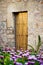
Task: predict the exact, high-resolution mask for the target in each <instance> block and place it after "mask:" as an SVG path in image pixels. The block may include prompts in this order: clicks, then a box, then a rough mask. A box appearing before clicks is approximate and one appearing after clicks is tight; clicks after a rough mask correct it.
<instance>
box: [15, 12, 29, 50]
mask: <svg viewBox="0 0 43 65" xmlns="http://www.w3.org/2000/svg"><path fill="white" fill-rule="evenodd" d="M27 20H28V19H27V12H21V13H18V14H16V35H15V36H16V37H15V38H16V49H20V48H23V50H26V49H27V43H28V21H27Z"/></svg>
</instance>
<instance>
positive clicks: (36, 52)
mask: <svg viewBox="0 0 43 65" xmlns="http://www.w3.org/2000/svg"><path fill="white" fill-rule="evenodd" d="M41 45H42V43H41V37H40V35H38V44H37V46H36V50H35V49H34V47H33V46H31V45H28V46H30V47H31V49H32V53H33V54H38V53H39V49H40V46H41Z"/></svg>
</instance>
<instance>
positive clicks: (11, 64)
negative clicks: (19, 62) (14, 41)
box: [4, 54, 14, 65]
mask: <svg viewBox="0 0 43 65" xmlns="http://www.w3.org/2000/svg"><path fill="white" fill-rule="evenodd" d="M6 55H7V56H5V58H4V65H14V62H13V60H12V59H10V56H9V54H6Z"/></svg>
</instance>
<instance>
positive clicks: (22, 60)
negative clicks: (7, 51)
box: [16, 58, 25, 65]
mask: <svg viewBox="0 0 43 65" xmlns="http://www.w3.org/2000/svg"><path fill="white" fill-rule="evenodd" d="M16 62H19V63H22V64H23V65H24V64H25V61H24V59H23V58H18V59H17V61H16Z"/></svg>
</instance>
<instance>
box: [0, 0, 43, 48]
mask: <svg viewBox="0 0 43 65" xmlns="http://www.w3.org/2000/svg"><path fill="white" fill-rule="evenodd" d="M17 11H28V44H31V45H33V46H34V48H35V46H36V45H37V44H36V43H37V40H38V38H37V37H38V35H40V36H41V40H42V42H43V0H28V1H27V2H24V1H23V0H21V2H17V0H1V1H0V22H4V21H5V22H6V23H5V24H6V25H5V27H6V29H4V30H5V32H4V33H2V34H1V33H0V35H1V36H3V35H4V36H3V37H2V40H3V39H4V43H5V44H6V43H7V44H9V46H14V45H15V35H14V33H15V31H14V30H15V28H14V27H15V24H14V22H15V21H14V19H13V14H12V12H17ZM2 31H3V29H2ZM4 37H5V38H4ZM5 41H6V42H5Z"/></svg>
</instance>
